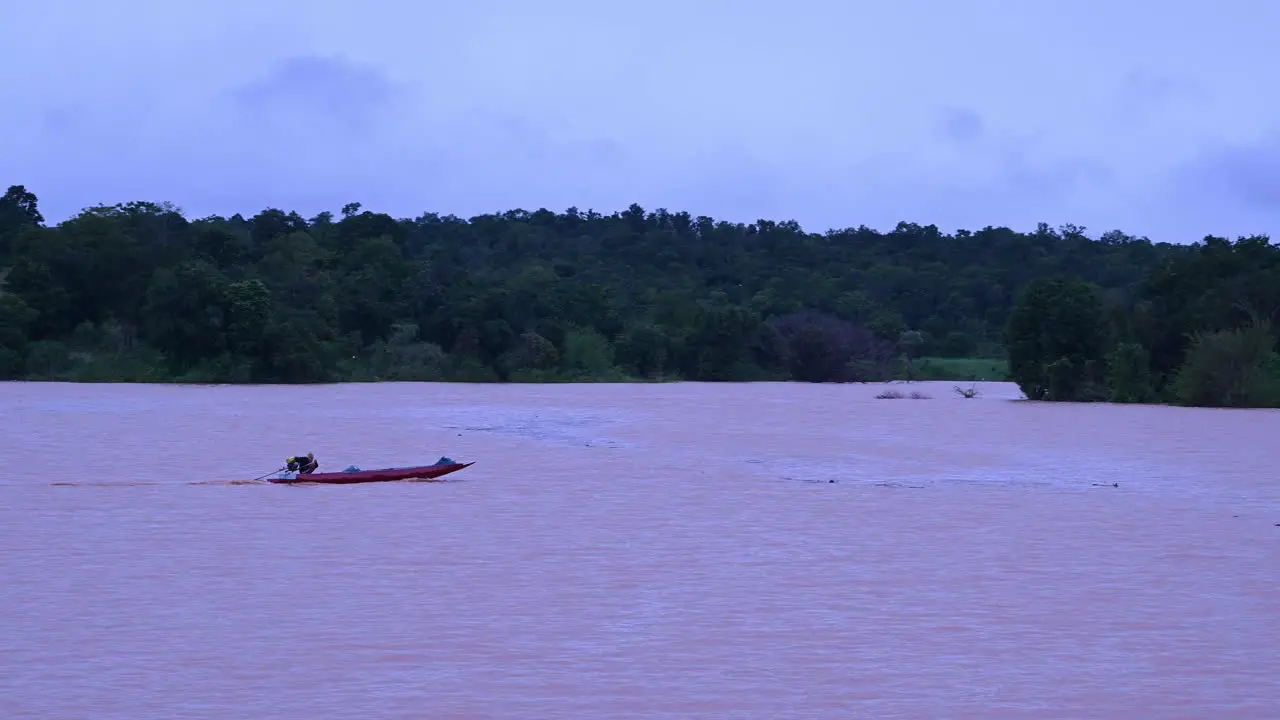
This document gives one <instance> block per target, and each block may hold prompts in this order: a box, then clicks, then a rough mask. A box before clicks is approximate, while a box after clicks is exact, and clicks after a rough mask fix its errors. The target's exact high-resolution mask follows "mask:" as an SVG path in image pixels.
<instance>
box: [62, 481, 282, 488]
mask: <svg viewBox="0 0 1280 720" xmlns="http://www.w3.org/2000/svg"><path fill="white" fill-rule="evenodd" d="M270 484H271V483H269V482H267V481H266V480H198V481H194V482H187V483H164V482H145V481H134V480H121V481H118V482H51V483H49V485H50V486H51V487H153V486H160V485H270Z"/></svg>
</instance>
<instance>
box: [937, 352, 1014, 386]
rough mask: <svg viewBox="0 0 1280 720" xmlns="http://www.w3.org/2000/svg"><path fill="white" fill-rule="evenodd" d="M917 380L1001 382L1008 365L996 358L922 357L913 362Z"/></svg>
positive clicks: (1007, 371) (1004, 377)
mask: <svg viewBox="0 0 1280 720" xmlns="http://www.w3.org/2000/svg"><path fill="white" fill-rule="evenodd" d="M915 366H916V372H915V377H916V379H917V380H973V381H979V382H984V381H985V382H1003V381H1005V380H1008V379H1009V363H1008V361H1006V360H1002V359H998V358H944V357H923V358H919V359H917V360H916V362H915Z"/></svg>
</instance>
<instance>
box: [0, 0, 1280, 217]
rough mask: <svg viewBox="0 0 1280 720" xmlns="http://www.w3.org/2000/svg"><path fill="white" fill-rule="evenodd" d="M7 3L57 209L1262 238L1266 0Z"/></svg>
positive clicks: (16, 71) (6, 175)
mask: <svg viewBox="0 0 1280 720" xmlns="http://www.w3.org/2000/svg"><path fill="white" fill-rule="evenodd" d="M0 5H2V7H0V63H3V67H4V68H5V71H4V73H3V75H0V108H3V112H0V137H3V138H4V140H3V142H0V183H3V184H4V185H8V184H15V183H16V184H25V185H26V186H27V187H28V189H30V190H31V191H33V192H35V193H36V194H37V195H38V196H39V197H40V200H41V207H42V209H43V210H44V211H45V215H46V216H47V217H48V218H49V219H50V220H51V221H56V220H60V219H63V218H65V217H66V216H67V215H69V214H71V213H74V212H75V211H76V210H78V209H79V208H81V207H83V206H86V205H91V204H97V203H113V202H123V201H128V200H136V199H145V200H153V201H162V200H170V201H172V202H174V203H176V204H178V205H179V206H181V207H182V208H184V209H185V210H186V211H187V213H188V215H189V216H202V215H206V214H211V213H220V214H231V213H235V212H241V213H244V214H246V215H250V214H253V213H255V212H257V211H258V210H260V209H262V208H263V207H266V206H276V207H281V208H284V209H287V210H298V211H299V212H301V213H303V214H305V215H308V216H309V215H312V214H314V213H316V212H318V211H320V210H325V209H328V210H332V211H337V210H338V209H339V208H340V207H341V205H342V204H343V203H346V202H351V201H359V202H362V203H364V205H365V207H366V208H368V209H371V210H380V211H386V212H390V213H392V214H394V215H397V216H415V215H418V214H421V213H422V212H427V211H433V212H441V213H454V214H458V215H461V216H464V217H466V216H470V215H474V214H478V213H481V212H487V211H494V210H506V209H510V208H515V207H523V208H526V209H534V208H537V207H542V206H545V207H549V208H552V209H556V210H561V209H564V208H567V207H569V206H577V207H579V208H581V209H587V208H594V209H597V210H600V211H602V212H611V211H613V210H617V209H621V208H624V207H626V206H627V205H628V204H630V203H631V202H638V203H640V204H641V205H643V206H645V207H646V208H650V209H653V208H657V207H667V208H669V209H672V210H688V211H690V212H692V213H694V214H707V215H712V216H715V217H718V218H725V219H731V220H740V221H751V220H754V219H756V218H769V219H776V220H783V219H795V220H798V221H799V222H801V223H802V224H803V225H804V226H805V227H806V228H807V229H810V230H814V231H822V230H825V229H827V228H830V227H845V226H856V225H859V224H867V225H870V226H873V227H879V228H885V229H887V228H891V227H892V226H893V225H894V224H895V223H896V222H897V221H899V220H907V221H912V222H919V223H923V224H927V223H935V224H937V225H939V226H940V227H942V228H943V229H944V230H947V231H951V230H954V229H956V228H960V227H963V228H969V229H977V228H980V227H982V226H984V225H989V224H990V225H1010V226H1013V227H1015V228H1018V229H1030V228H1032V227H1034V224H1035V223H1036V222H1037V221H1044V222H1048V223H1049V224H1051V225H1058V224H1061V223H1066V222H1072V223H1076V224H1078V225H1084V226H1087V227H1088V228H1089V232H1090V234H1092V235H1097V234H1099V233H1101V232H1103V231H1105V230H1109V229H1114V228H1118V229H1121V230H1124V231H1126V232H1130V233H1133V234H1138V235H1144V234H1145V235H1148V236H1150V237H1151V238H1152V239H1153V240H1168V241H1174V242H1186V241H1191V240H1196V239H1199V238H1200V237H1201V236H1203V235H1205V234H1206V233H1213V234H1224V235H1228V236H1235V235H1238V234H1251V233H1257V232H1267V233H1271V234H1273V235H1277V236H1280V92H1277V84H1276V83H1277V77H1280V73H1278V72H1277V71H1280V56H1277V55H1276V53H1275V50H1274V47H1275V39H1274V34H1275V33H1276V32H1277V29H1280V3H1276V2H1267V1H1266V0H1219V1H1217V2H1189V1H1186V0H1182V1H1179V0H1173V1H1172V2H1163V3H1157V2H1154V1H1152V0H1148V1H1145V2H1135V1H1132V0H1111V1H1110V2H1105V1H1103V0H1077V1H1076V2H1065V1H1061V2H1059V1H1056V0H1054V1H1051V0H1039V1H1034V2H1033V1H1031V0H1023V1H1021V2H1016V1H1014V0H968V1H965V0H954V1H952V2H943V0H934V1H932V2H928V1H925V0H898V1H897V2H859V1H857V0H847V1H846V2H835V1H834V0H788V1H787V2H778V3H764V2H751V1H750V0H743V1H741V2H728V1H727V0H701V1H699V0H687V1H686V2H674V1H669V0H649V1H647V2H643V3H639V2H621V1H616V0H615V1H613V2H602V1H596V2H588V1H586V0H542V1H540V2H533V1H532V0H530V1H528V2H516V1H514V0H467V1H464V0H458V1H457V2H443V1H439V2H422V3H409V2H377V1H369V2H365V3H353V2H350V0H344V1H343V2H336V1H331V0H312V1H310V2H308V1H304V0H256V1H253V2H250V1H249V0H222V1H221V2H205V1H204V0H184V1H180V0H170V1H168V2H166V1H163V0H116V1H114V2H106V1H105V0H49V2H47V3H46V4H43V5H42V4H39V3H19V2H16V1H12V2H11V1H8V0H5V1H4V2H2V3H0Z"/></svg>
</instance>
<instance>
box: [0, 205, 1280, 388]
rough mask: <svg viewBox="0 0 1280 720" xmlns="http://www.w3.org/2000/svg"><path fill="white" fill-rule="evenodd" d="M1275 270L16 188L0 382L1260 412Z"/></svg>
mask: <svg viewBox="0 0 1280 720" xmlns="http://www.w3.org/2000/svg"><path fill="white" fill-rule="evenodd" d="M1278 268H1280V263H1278V262H1277V250H1276V248H1275V247H1274V246H1272V245H1271V244H1270V243H1269V241H1268V240H1267V239H1266V238H1246V239H1242V240H1239V241H1236V242H1229V241H1227V240H1223V239H1217V238H1207V239H1206V240H1205V242H1203V243H1200V244H1197V245H1193V246H1183V245H1172V244H1167V243H1153V242H1151V241H1150V240H1148V239H1146V238H1140V237H1133V236H1129V235H1126V234H1123V233H1121V232H1118V231H1112V232H1108V233H1106V234H1104V235H1102V236H1101V237H1100V238H1098V239H1092V238H1090V237H1088V236H1086V235H1085V231H1084V229H1083V228H1079V227H1076V226H1072V225H1066V226H1063V227H1060V228H1056V229H1055V228H1050V227H1049V226H1047V225H1044V224H1041V225H1039V226H1038V227H1037V229H1036V230H1035V231H1034V232H1030V233H1019V232H1015V231H1013V230H1010V229H1008V228H1002V227H987V228H984V229H982V230H979V231H974V232H969V231H958V232H956V233H954V234H947V233H943V232H941V231H939V230H938V228H937V227H935V226H932V225H917V224H913V223H905V222H904V223H900V224H898V226H897V227H896V228H894V229H893V230H892V231H890V232H879V231H876V230H873V229H870V228H867V227H858V228H848V229H843V230H831V231H828V232H825V233H821V234H819V233H812V232H805V231H804V230H802V229H801V227H800V226H799V225H798V224H797V223H795V222H791V221H788V222H773V221H768V220H758V221H756V222H754V223H750V224H743V223H730V222H724V221H717V220H715V219H713V218H709V217H705V216H693V215H690V214H689V213H686V212H670V211H667V210H664V209H659V210H654V211H646V210H644V209H643V208H641V207H639V206H638V205H631V206H630V207H628V208H627V209H626V210H623V211H620V212H615V213H613V214H609V215H604V214H601V213H598V212H595V211H582V210H579V209H577V208H569V209H568V210H566V211H564V212H552V211H549V210H545V209H544V210H537V211H525V210H512V211H508V212H504V213H501V214H489V215H481V216H478V217H473V218H470V219H462V218H458V217H455V216H452V215H438V214H434V213H427V214H423V215H421V216H419V217H416V218H412V219H408V218H394V217H391V216H390V215H387V214H384V213H376V212H372V211H369V210H366V209H364V208H363V207H362V206H361V205H360V204H359V203H351V204H348V205H347V206H345V207H343V208H342V209H341V212H340V214H339V215H338V216H335V215H333V214H332V213H329V212H322V213H320V214H318V215H316V216H315V217H312V218H304V217H302V216H301V215H299V214H298V213H296V212H286V211H283V210H279V209H274V208H271V209H266V210H263V211H262V212H260V213H258V214H256V215H254V216H253V217H248V218H246V217H243V216H241V215H234V216H231V217H218V216H213V217H206V218H200V219H194V220H192V219H188V218H187V217H185V216H184V214H183V213H182V212H181V211H180V210H179V209H178V208H176V207H174V206H172V205H170V204H167V203H161V204H157V203H151V202H132V203H127V204H119V205H112V206H97V207H91V208H88V209H85V210H84V211H82V212H81V213H79V214H78V215H76V216H75V217H73V218H71V219H69V220H66V221H64V222H61V223H58V224H56V225H53V226H50V225H48V224H46V223H45V221H44V218H43V217H42V215H41V213H40V211H39V203H38V199H37V197H36V196H35V195H34V194H33V193H31V192H30V191H28V190H27V189H26V188H25V187H23V186H20V185H15V186H12V187H10V188H9V189H8V191H7V192H6V193H5V195H4V196H3V198H0V378H5V379H30V380H80V381H133V382H164V381H176V382H192V383H210V382H217V383H249V382H252V383H315V382H335V381H344V380H455V381H472V382H547V381H588V380H597V381H599V380H627V379H652V380H663V379H684V380H703V381H750V380H799V381H808V382H850V381H875V380H884V379H889V378H911V377H922V376H925V377H927V376H928V375H929V367H930V365H929V363H928V362H922V361H920V358H927V357H942V358H1007V360H1008V367H1009V374H1010V376H1011V379H1013V380H1015V381H1016V382H1018V384H1019V385H1020V386H1021V387H1022V388H1023V390H1024V391H1025V392H1026V393H1027V395H1028V396H1029V397H1033V398H1037V399H1049V400H1120V401H1125V400H1129V401H1135V402H1146V401H1174V402H1187V403H1191V404H1227V405H1233V404H1234V405H1239V404H1242V403H1243V404H1259V403H1260V402H1264V400H1265V402H1264V404H1265V403H1273V402H1275V400H1274V396H1273V395H1269V394H1268V393H1270V392H1271V390H1270V389H1269V388H1271V387H1272V386H1273V385H1274V382H1275V378H1276V377H1277V373H1276V368H1275V362H1274V361H1275V355H1274V352H1273V351H1274V349H1275V335H1274V334H1273V332H1272V330H1271V327H1270V325H1269V322H1270V319H1271V317H1272V316H1273V315H1274V313H1275V311H1276V309H1277V306H1278V305H1280V274H1278V273H1280V270H1278ZM1250 353H1252V354H1250ZM1243 360H1248V362H1247V363H1244V365H1241V362H1243ZM1249 363H1252V364H1249ZM1245 365H1247V366H1248V367H1249V368H1253V369H1252V370H1248V371H1245V370H1238V371H1235V372H1236V373H1237V375H1238V376H1231V377H1230V378H1229V379H1226V376H1224V375H1223V374H1222V373H1223V372H1225V371H1226V369H1227V368H1232V369H1234V368H1239V367H1244V366H1245ZM1197 378H1199V379H1197ZM984 379H1004V378H984ZM1242 398H1250V399H1248V400H1242ZM1267 398H1272V399H1267Z"/></svg>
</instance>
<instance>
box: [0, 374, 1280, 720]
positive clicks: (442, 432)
mask: <svg viewBox="0 0 1280 720" xmlns="http://www.w3.org/2000/svg"><path fill="white" fill-rule="evenodd" d="M921 385H925V384H921ZM981 388H982V390H983V393H982V396H981V397H979V398H976V399H972V400H965V399H963V398H959V397H958V396H955V395H954V394H953V393H951V392H950V385H949V384H942V385H940V386H939V387H936V388H931V389H929V390H928V392H929V394H930V395H932V396H933V399H931V400H927V401H916V400H876V399H875V398H874V395H875V394H876V393H877V392H878V390H879V388H876V387H872V386H829V385H828V386H810V385H783V384H757V385H699V384H676V385H627V386H617V385H577V386H566V385H554V386H494V385H429V384H421V385H419V384H404V385H400V384H381V385H342V386H326V387H216V388H199V387H163V386H125V385H116V386H105V385H100V386H94V385H80V386H74V385H56V384H3V385H0V407H3V408H4V414H5V421H6V422H5V429H4V431H3V432H0V458H3V459H4V460H5V462H4V463H3V465H2V466H0V468H2V469H0V542H2V545H0V547H3V549H4V552H3V555H0V558H3V559H2V560H0V562H2V563H3V564H2V565H0V568H2V569H3V582H2V583H0V717H5V718H9V717H12V718H81V717H85V718H89V717H92V718H151V717H155V718H175V717H182V718H227V717H251V718H329V717H333V718H339V717H341V718H345V717H351V716H353V715H357V714H368V715H370V716H373V717H403V718H423V717H440V718H452V717H467V718H470V717H504V718H509V717H538V718H541V717H557V718H560V717H563V718H577V717H581V718H599V717H609V718H627V717H670V718H700V717H705V718H727V717H750V718H781V717H832V718H848V717H877V718H880V717H924V718H935V717H947V718H961V717H973V718H992V717H1000V718H1015V717H1041V718H1063V717H1088V718H1104V717H1116V718H1134V717H1161V718H1176V717H1183V718H1206V717H1213V718H1244V717H1258V718H1263V717H1267V718H1270V717H1275V714H1276V707H1277V706H1276V702H1277V698H1280V684H1278V683H1280V681H1278V680H1277V678H1280V660H1278V658H1280V653H1277V652H1276V649H1275V648H1276V640H1275V639H1276V638H1278V637H1280V592H1277V589H1276V588H1277V586H1276V581H1275V578H1276V572H1277V570H1280V563H1278V558H1280V555H1277V549H1278V545H1280V527H1276V523H1278V522H1280V509H1278V508H1277V504H1278V501H1280V490H1278V489H1277V488H1278V483H1277V478H1276V476H1275V474H1274V466H1275V460H1276V458H1277V456H1276V454H1275V452H1274V451H1273V450H1272V447H1271V444H1270V443H1271V442H1272V441H1273V438H1275V437H1276V431H1277V430H1280V415H1277V414H1276V413H1273V412H1265V411H1209V410H1188V409H1178V408H1158V407H1110V406H1102V405H1049V404H1038V403H1026V402H1015V401H1013V400H1012V399H1013V398H1016V397H1017V392H1016V389H1014V388H1012V387H1011V386H1008V385H1002V384H988V385H984V386H981ZM300 451H301V452H306V451H314V452H315V453H316V455H317V456H318V457H319V458H320V459H321V462H322V463H323V464H324V466H326V467H345V466H347V465H350V464H354V465H358V466H360V467H387V466H405V465H413V464H419V463H423V462H431V461H433V460H434V459H435V458H437V457H439V456H440V455H442V454H443V455H448V456H449V457H452V458H456V459H458V460H460V461H463V462H466V461H472V460H474V461H477V464H476V465H475V466H473V467H470V468H468V469H466V470H465V471H462V472H460V473H456V474H455V475H452V476H449V477H448V478H447V480H448V481H447V482H431V483H415V482H402V483H381V484H369V485H350V486H320V485H302V486H285V485H277V484H272V483H268V482H266V481H265V480H260V481H252V480H249V479H250V478H256V477H260V476H261V475H263V473H266V472H269V471H271V470H272V469H273V468H276V467H279V466H280V464H281V463H282V460H283V459H284V458H285V457H287V456H289V455H294V454H296V453H298V452H300Z"/></svg>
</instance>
